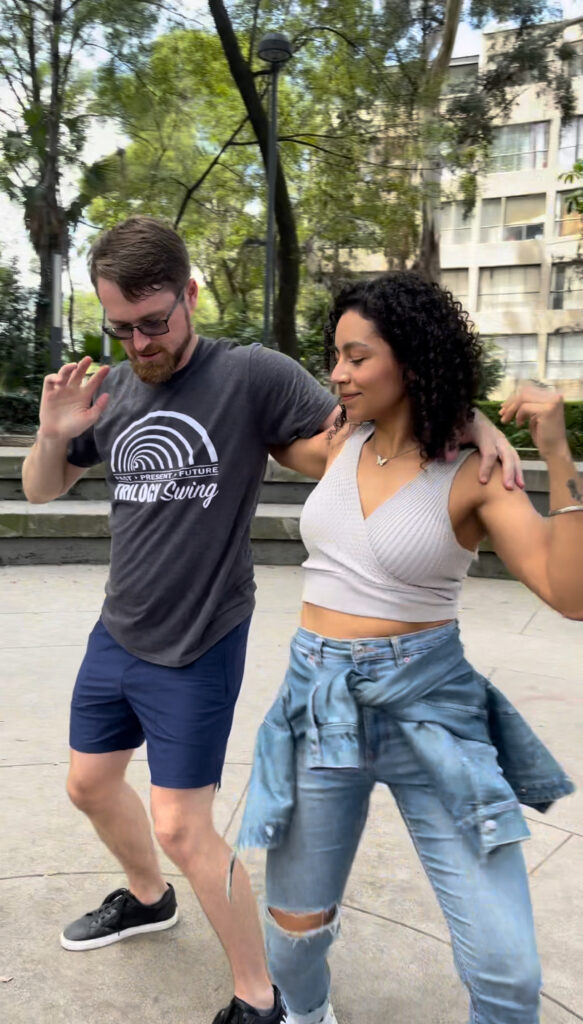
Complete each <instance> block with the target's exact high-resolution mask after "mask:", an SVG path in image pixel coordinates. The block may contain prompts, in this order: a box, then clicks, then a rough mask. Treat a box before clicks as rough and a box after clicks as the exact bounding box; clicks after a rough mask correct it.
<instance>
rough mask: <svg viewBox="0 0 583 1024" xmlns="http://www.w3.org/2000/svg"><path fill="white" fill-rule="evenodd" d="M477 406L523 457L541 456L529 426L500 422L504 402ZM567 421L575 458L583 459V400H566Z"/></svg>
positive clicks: (483, 403)
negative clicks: (534, 444)
mask: <svg viewBox="0 0 583 1024" xmlns="http://www.w3.org/2000/svg"><path fill="white" fill-rule="evenodd" d="M477 406H478V408H479V409H481V410H482V412H483V413H484V415H486V416H488V418H489V419H491V420H492V422H493V423H494V424H495V425H496V426H497V427H498V428H499V430H501V431H502V432H503V433H504V435H505V436H506V437H507V438H508V440H509V441H510V443H511V444H512V445H514V447H515V448H517V449H519V450H520V455H521V457H522V458H528V459H538V458H540V456H539V454H538V452H537V450H536V448H534V446H533V441H532V437H531V434H530V430H529V429H528V427H517V426H516V424H515V423H501V422H500V408H501V406H502V402H494V401H489V402H478V403H477ZM565 423H566V427H567V440H568V441H569V446H570V448H571V453H572V455H573V458H574V459H579V460H582V459H583V402H565Z"/></svg>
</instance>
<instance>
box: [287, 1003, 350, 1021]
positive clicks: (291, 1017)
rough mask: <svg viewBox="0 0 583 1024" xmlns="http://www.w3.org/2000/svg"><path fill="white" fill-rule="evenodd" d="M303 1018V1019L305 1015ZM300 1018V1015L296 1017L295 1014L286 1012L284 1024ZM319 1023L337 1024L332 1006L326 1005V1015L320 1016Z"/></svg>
mask: <svg viewBox="0 0 583 1024" xmlns="http://www.w3.org/2000/svg"><path fill="white" fill-rule="evenodd" d="M303 1019H304V1020H305V1017H304V1018H303ZM301 1020H302V1018H301V1017H296V1016H295V1014H293V1013H289V1012H288V1015H287V1018H286V1024H296V1022H299V1021H301ZM319 1024H338V1021H337V1020H336V1016H335V1014H334V1010H333V1009H332V1006H329V1007H328V1009H327V1011H326V1016H325V1017H322V1020H321V1021H320V1022H319Z"/></svg>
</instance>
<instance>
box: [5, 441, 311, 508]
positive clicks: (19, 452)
mask: <svg viewBox="0 0 583 1024" xmlns="http://www.w3.org/2000/svg"><path fill="white" fill-rule="evenodd" d="M27 454H28V449H26V448H17V447H4V448H1V447H0V500H4V501H23V500H24V494H23V491H22V483H21V476H22V463H23V462H24V459H25V457H26V455H27ZM314 486H315V481H314V480H311V479H310V477H307V476H302V475H301V474H300V473H295V472H294V471H293V470H291V469H286V468H285V467H284V466H280V465H279V463H278V462H276V461H275V460H274V459H272V458H269V459H268V462H267V466H266V469H265V475H264V477H263V486H262V488H261V494H260V501H262V502H265V503H268V504H281V503H284V504H288V503H289V504H298V505H303V503H304V501H305V500H306V498H307V497H308V494H309V493H310V491H311V490H312V489H313V487H314ZM57 500H58V501H59V502H63V501H107V486H106V483H105V470H104V467H103V466H92V467H91V469H88V470H87V472H86V473H85V474H84V475H83V476H82V477H81V479H80V480H79V481H78V482H77V483H76V484H75V486H74V487H72V488H71V490H70V491H69V492H68V494H66V495H65V496H64V497H63V498H58V499H57Z"/></svg>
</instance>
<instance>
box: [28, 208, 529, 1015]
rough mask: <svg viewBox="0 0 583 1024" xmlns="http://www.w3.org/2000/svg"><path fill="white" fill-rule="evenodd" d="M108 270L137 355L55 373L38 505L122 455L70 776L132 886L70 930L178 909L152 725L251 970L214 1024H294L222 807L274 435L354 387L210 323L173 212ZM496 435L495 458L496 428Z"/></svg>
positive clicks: (235, 966) (189, 859)
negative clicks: (208, 333)
mask: <svg viewBox="0 0 583 1024" xmlns="http://www.w3.org/2000/svg"><path fill="white" fill-rule="evenodd" d="M90 266H91V278H92V281H93V284H94V287H95V289H96V292H97V295H98V297H99V300H100V302H101V304H102V306H103V310H104V330H106V331H107V333H109V334H110V335H111V336H112V337H114V338H118V339H120V341H121V342H122V344H123V346H124V349H125V351H126V353H127V356H128V361H127V362H124V363H122V364H121V365H119V366H117V367H115V369H113V370H112V371H111V373H109V376H108V368H107V367H102V368H101V369H99V370H98V371H97V372H96V373H95V374H94V376H93V377H92V378H91V380H90V381H89V382H84V378H85V373H86V370H87V368H88V366H89V363H90V360H89V359H88V358H86V359H83V360H81V362H80V363H79V364H69V365H67V366H63V367H62V368H61V370H60V371H59V372H58V373H57V374H51V375H50V376H48V377H47V378H46V381H45V384H44V388H43V395H42V399H41V406H40V428H39V431H38V435H37V439H36V442H35V445H34V447H33V449H32V451H31V453H30V454H29V456H28V458H27V459H26V461H25V464H24V469H23V483H24V489H25V493H26V495H27V497H28V499H29V500H30V501H33V502H45V501H50V500H52V499H53V498H56V497H59V496H60V495H62V494H64V493H66V492H67V491H68V490H69V488H70V487H71V486H72V485H73V484H74V483H75V481H76V480H78V479H79V477H80V476H81V475H82V474H83V472H84V471H85V469H86V468H87V467H89V466H92V465H95V464H97V463H99V462H105V464H106V470H107V481H108V488H109V493H110V498H111V537H112V547H111V566H110V575H109V579H108V583H107V587H106V597H105V602H104V605H103V609H102V615H101V618H100V620H99V622H98V623H97V625H96V626H95V628H94V630H93V632H92V634H91V636H90V638H89V643H88V648H87V653H86V655H85V659H84V661H83V664H82V666H81V669H80V672H79V676H78V678H77V682H76V685H75V689H74V693H73V699H72V706H71V727H70V746H71V762H70V772H69V778H68V792H69V795H70V797H71V799H72V801H73V803H74V804H75V805H76V806H77V807H79V808H80V809H81V810H83V811H84V812H85V813H86V814H87V815H88V817H89V818H90V820H91V822H92V824H93V825H94V827H95V829H96V831H97V833H98V835H99V836H100V838H101V839H102V840H103V841H104V842H105V844H106V845H107V846H108V848H109V849H110V850H111V852H112V853H113V854H114V855H115V856H116V857H117V859H118V860H119V862H120V863H121V865H122V867H123V869H124V871H125V873H126V875H127V878H128V888H127V889H118V890H116V891H115V892H113V893H111V894H110V895H109V896H107V897H106V899H105V900H104V902H103V903H102V904H101V906H100V907H99V908H98V909H97V910H95V911H91V912H90V913H88V914H85V915H84V916H83V917H81V918H79V919H78V920H76V921H74V922H73V923H72V924H70V925H68V926H67V927H66V928H65V930H64V932H63V934H62V936H61V943H62V945H63V946H64V948H65V949H70V950H84V949H93V948H96V947H100V946H104V945H108V944H110V943H112V942H116V941H118V940H119V939H123V938H126V937H129V936H131V935H135V934H138V933H142V932H148V931H158V930H163V929H166V928H170V927H171V926H172V925H174V924H175V923H176V921H177V909H176V898H175V894H174V890H173V888H172V886H170V885H167V884H166V882H165V881H164V880H163V878H162V875H161V873H160V868H159V865H158V861H157V857H156V853H155V849H154V845H153V841H152V837H151V832H150V825H149V822H148V818H147V815H146V812H145V809H144V807H143V805H142V803H141V801H140V799H139V798H138V796H137V794H136V793H135V792H134V791H133V790H132V789H131V787H130V786H129V785H128V784H127V782H126V781H125V771H126V768H127V765H128V763H129V761H130V759H131V757H132V754H133V752H134V750H135V748H136V747H138V746H139V745H140V744H141V743H142V742H143V741H144V739H146V740H147V742H148V762H149V767H150V775H151V782H152V802H151V807H152V817H153V822H154V830H155V833H156V836H157V839H158V841H159V843H160V845H161V846H162V848H163V849H164V851H165V852H166V853H167V854H168V856H169V857H170V858H171V859H172V860H173V861H174V863H175V864H176V865H177V866H178V867H179V868H180V870H181V871H182V872H183V873H184V874H185V875H186V876H187V878H188V879H189V881H190V883H191V885H192V887H193V889H194V892H195V893H196V895H197V897H198V899H199V900H200V903H201V905H202V907H203V909H204V911H205V913H206V914H207V916H208V918H209V920H210V922H211V924H212V925H213V927H214V929H215V931H216V932H217V935H218V936H219V939H220V941H221V942H222V944H223V946H224V948H225V951H226V953H227V956H228V958H229V961H230V965H231V970H232V973H233V980H234V992H235V996H234V998H233V1000H232V1001H231V1003H230V1005H229V1006H228V1007H227V1008H226V1009H225V1010H222V1011H220V1012H219V1014H218V1015H217V1017H216V1018H215V1022H214V1024H236V1022H239V1021H240V1020H243V1019H244V1020H245V1021H246V1022H247V1024H255V1022H260V1021H261V1022H263V1024H279V1022H280V1021H283V1020H284V1017H285V1011H284V1009H283V1007H282V1005H281V1000H280V997H279V993H278V992H277V990H276V989H275V988H274V987H272V985H271V983H270V980H269V977H268V975H267V970H266V966H265V959H264V954H263V942H262V936H261V930H260V926H259V921H258V916H257V912H256V908H255V902H254V899H253V896H252V893H251V889H250V885H249V881H248V879H247V876H246V874H245V872H244V870H243V869H242V867H241V866H240V864H236V866H235V869H234V870H235V878H234V884H233V887H232V892H233V896H232V899H231V900H230V901H229V900H228V899H227V896H226V884H225V883H226V877H227V872H228V867H229V859H230V851H229V848H228V846H227V844H226V843H225V842H224V840H223V839H222V838H221V837H220V836H219V835H218V834H217V832H216V831H215V829H214V826H213V822H212V804H213V799H214V794H215V791H216V788H217V786H218V785H219V783H220V778H221V771H222V767H223V762H224V757H225V749H226V744H227V739H228V736H229V731H230V728H231V723H232V718H233V710H234V706H235V701H236V699H237V696H238V693H239V688H240V685H241V679H242V675H243V668H244V661H245V648H246V640H247V632H248V627H249V621H250V617H251V613H252V610H253V604H254V599H253V591H254V584H253V568H252V559H251V550H250V540H249V530H250V523H251V519H252V516H253V513H254V510H255V506H256V503H257V497H258V492H259V488H260V485H261V481H262V478H263V473H264V469H265V463H266V458H267V453H268V448H269V446H272V445H273V446H276V445H280V446H281V445H286V444H289V443H290V442H291V441H292V440H293V439H294V438H296V437H309V436H312V435H313V434H314V433H317V432H319V431H322V430H324V429H326V427H327V426H329V425H330V424H331V423H332V422H333V421H334V419H335V417H336V402H335V400H334V399H333V398H332V396H331V395H330V394H328V393H327V392H326V391H325V390H324V389H322V388H321V387H320V386H319V385H318V384H317V383H316V382H315V381H314V380H313V379H312V378H311V377H310V376H309V375H308V374H307V373H306V372H305V371H304V370H302V368H301V367H300V366H298V365H297V364H296V363H294V362H293V361H292V360H290V359H288V358H287V357H285V356H282V355H280V354H279V353H276V352H273V351H271V350H268V349H265V348H263V347H262V346H261V345H250V346H238V345H236V344H235V343H231V342H228V341H212V340H210V339H208V338H202V337H198V336H197V335H196V334H195V333H194V331H193V327H192V322H191V317H192V314H193V312H194V309H195V306H196V298H197V286H196V283H195V281H194V280H192V279H191V277H190V261H189V258H188V253H187V251H186V247H185V245H184V243H183V242H182V240H181V239H180V238H179V236H178V235H177V234H176V233H175V232H174V231H173V230H172V229H170V228H168V227H166V226H165V225H164V224H162V223H160V222H158V221H156V220H154V219H152V218H146V217H132V218H130V219H129V220H127V221H125V222H123V223H122V224H119V225H117V226H116V227H114V228H113V229H112V230H111V231H108V232H106V233H105V234H104V235H102V236H101V237H100V238H99V239H98V240H97V242H96V243H95V245H94V247H93V249H92V252H91V263H90ZM106 376H108V381H107V388H108V391H107V392H106V391H105V390H104V385H105V378H106ZM486 447H487V448H488V443H487V445H486ZM488 451H489V454H488V452H487V454H486V461H487V462H488V461H490V462H492V461H493V460H494V458H495V454H494V446H493V445H492V443H491V442H489V449H488ZM510 461H511V460H510ZM508 472H509V473H510V475H512V468H511V466H510V463H509V464H508Z"/></svg>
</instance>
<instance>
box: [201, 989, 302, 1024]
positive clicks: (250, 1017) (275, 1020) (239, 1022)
mask: <svg viewBox="0 0 583 1024" xmlns="http://www.w3.org/2000/svg"><path fill="white" fill-rule="evenodd" d="M273 996H274V1001H275V1005H274V1007H273V1010H272V1011H271V1013H268V1014H267V1016H265V1015H264V1014H260V1013H258V1012H257V1010H256V1009H255V1008H254V1007H253V1006H249V1003H246V1002H244V1000H243V999H239V998H238V997H237V996H233V998H232V999H231V1002H230V1003H229V1005H228V1006H226V1007H225V1009H224V1010H219V1012H218V1013H217V1015H216V1017H215V1019H214V1021H213V1024H283V1021H285V1019H286V1012H285V1008H284V1006H283V1003H282V1001H281V995H280V993H279V989H278V988H276V986H275V985H274V986H273Z"/></svg>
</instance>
